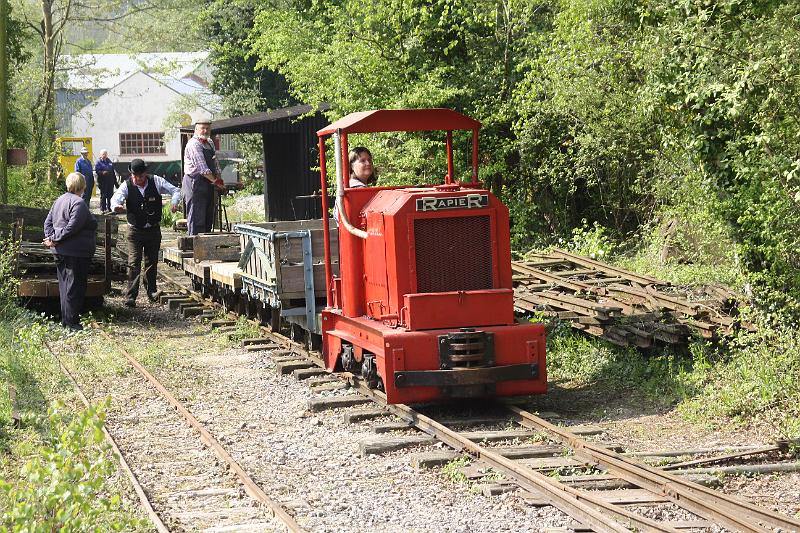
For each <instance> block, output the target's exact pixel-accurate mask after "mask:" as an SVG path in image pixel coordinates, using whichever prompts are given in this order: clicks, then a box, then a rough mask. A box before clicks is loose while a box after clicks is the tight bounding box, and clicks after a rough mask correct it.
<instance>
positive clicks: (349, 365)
mask: <svg viewBox="0 0 800 533" xmlns="http://www.w3.org/2000/svg"><path fill="white" fill-rule="evenodd" d="M359 367H360V365H359V364H358V361H356V358H355V357H354V356H353V345H352V344H345V345H344V346H342V369H344V371H345V372H350V373H353V374H357V373H358V372H359Z"/></svg>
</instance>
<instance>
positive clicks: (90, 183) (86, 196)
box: [81, 176, 94, 207]
mask: <svg viewBox="0 0 800 533" xmlns="http://www.w3.org/2000/svg"><path fill="white" fill-rule="evenodd" d="M84 178H86V190H85V191H83V196H81V198H83V201H84V202H86V207H90V206H89V201H90V200H91V199H92V189H93V188H94V178H90V177H87V176H84Z"/></svg>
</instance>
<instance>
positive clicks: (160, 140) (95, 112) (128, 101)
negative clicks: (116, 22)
mask: <svg viewBox="0 0 800 533" xmlns="http://www.w3.org/2000/svg"><path fill="white" fill-rule="evenodd" d="M108 55H109V56H114V57H102V56H100V57H99V56H98V55H93V56H91V57H92V58H93V60H94V61H95V62H94V69H93V70H88V69H87V68H84V69H75V70H70V71H68V72H70V77H69V79H68V81H67V83H68V85H69V86H70V87H71V89H70V90H71V94H73V95H74V94H89V95H90V97H89V98H87V99H86V102H82V101H80V100H79V99H73V100H72V102H80V103H81V104H84V105H82V106H81V107H80V108H78V109H76V110H74V111H73V112H72V113H71V117H70V120H69V123H70V127H69V128H62V135H71V136H74V137H91V138H92V145H93V148H94V152H95V158H96V154H97V152H99V150H101V149H103V148H105V149H107V150H108V152H109V157H110V158H111V159H112V160H113V161H115V162H117V163H119V164H120V165H119V166H118V171H122V170H123V169H124V167H126V166H127V165H126V164H125V163H127V162H130V161H131V160H132V159H135V158H141V159H144V160H145V161H147V162H148V164H151V165H152V168H153V171H154V172H157V173H159V174H161V175H164V176H172V175H173V174H176V173H179V172H180V159H181V142H180V138H179V136H178V126H179V125H187V124H191V123H193V122H194V121H195V120H196V119H197V118H198V117H200V116H209V115H211V116H213V115H214V111H215V109H214V108H215V106H216V102H218V98H216V97H215V96H214V95H213V94H211V92H210V91H209V90H208V88H207V80H208V78H209V77H210V75H209V74H208V72H207V69H206V68H205V66H204V62H205V58H206V57H207V53H205V52H204V53H195V54H140V55H139V56H134V57H139V60H137V61H130V60H124V61H123V60H122V59H121V58H130V56H122V55H119V54H108ZM140 56H146V57H145V59H148V60H149V61H143V60H142V58H141V57H140ZM77 57H83V56H77ZM155 59H160V60H161V61H162V62H161V63H160V65H161V66H160V67H156V66H155V65H156V63H155ZM179 59H183V60H182V61H179ZM167 60H169V61H168V62H166V63H165V61H167ZM114 65H117V67H116V70H115V67H114ZM169 67H172V68H169ZM120 72H123V73H124V74H125V75H124V76H123V75H121V74H120ZM200 74H202V75H203V76H202V77H201V76H200ZM110 83H113V85H112V86H110V87H106V86H107V85H109V84H110ZM92 87H95V88H94V89H93V88H92Z"/></svg>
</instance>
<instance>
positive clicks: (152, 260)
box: [125, 226, 161, 301]
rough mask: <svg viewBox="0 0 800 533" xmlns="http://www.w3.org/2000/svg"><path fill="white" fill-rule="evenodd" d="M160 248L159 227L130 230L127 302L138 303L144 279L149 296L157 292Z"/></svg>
mask: <svg viewBox="0 0 800 533" xmlns="http://www.w3.org/2000/svg"><path fill="white" fill-rule="evenodd" d="M160 248H161V228H160V227H159V226H152V227H149V228H145V229H137V228H128V291H127V292H126V293H125V297H126V299H127V300H129V301H136V297H137V296H139V281H140V280H141V278H142V277H144V289H145V291H147V294H154V293H155V292H156V266H157V265H158V251H159V249H160ZM142 257H144V272H142Z"/></svg>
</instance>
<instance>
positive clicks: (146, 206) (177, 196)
mask: <svg viewBox="0 0 800 533" xmlns="http://www.w3.org/2000/svg"><path fill="white" fill-rule="evenodd" d="M128 169H129V170H130V172H131V175H130V177H129V178H128V179H127V180H125V181H123V182H122V185H120V187H119V189H117V192H115V193H114V196H112V197H111V210H112V211H114V212H115V213H122V212H125V211H127V219H128V226H129V228H128V291H127V293H126V294H125V305H126V306H128V307H136V297H137V296H138V295H139V280H140V278H141V274H142V256H143V255H144V273H145V280H144V285H145V290H146V291H147V297H148V298H149V299H150V301H151V302H155V301H157V300H158V292H157V291H156V266H157V265H158V251H159V249H160V248H161V207H162V201H161V195H162V194H169V195H172V200H171V205H172V212H173V213H174V212H175V211H177V210H178V203H179V202H180V201H181V190H180V189H178V188H177V187H175V186H174V185H172V184H171V183H170V182H168V181H167V180H165V179H164V178H162V177H161V176H150V175H148V174H147V164H146V163H145V162H144V161H142V160H141V159H134V160H133V161H131V163H130V166H129V167H128ZM123 204H125V205H124V206H123Z"/></svg>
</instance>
